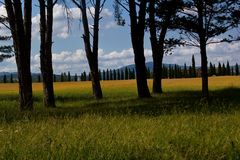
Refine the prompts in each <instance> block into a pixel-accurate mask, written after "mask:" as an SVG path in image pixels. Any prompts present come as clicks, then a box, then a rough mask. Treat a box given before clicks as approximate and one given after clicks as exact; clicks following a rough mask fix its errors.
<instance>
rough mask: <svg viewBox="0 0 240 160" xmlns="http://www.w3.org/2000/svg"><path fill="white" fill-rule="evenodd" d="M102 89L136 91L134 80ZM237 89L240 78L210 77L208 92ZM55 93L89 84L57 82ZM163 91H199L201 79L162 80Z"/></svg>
mask: <svg viewBox="0 0 240 160" xmlns="http://www.w3.org/2000/svg"><path fill="white" fill-rule="evenodd" d="M101 84H102V88H103V91H104V90H107V91H109V90H125V89H127V90H129V91H134V90H136V81H135V80H124V81H102V82H101ZM148 84H149V88H150V89H151V86H152V80H148ZM229 87H232V88H239V87H240V76H225V77H210V78H209V88H210V90H216V89H223V88H229ZM54 88H55V91H56V92H61V91H73V92H74V91H79V90H80V91H91V82H64V83H62V82H57V83H55V84H54ZM163 89H164V90H165V91H179V90H201V78H194V79H193V78H188V79H164V80H163ZM0 90H1V91H0V94H8V93H15V94H16V93H17V92H18V84H17V83H14V84H10V83H8V84H3V83H1V84H0ZM33 90H34V92H36V93H38V92H41V91H42V84H41V83H33Z"/></svg>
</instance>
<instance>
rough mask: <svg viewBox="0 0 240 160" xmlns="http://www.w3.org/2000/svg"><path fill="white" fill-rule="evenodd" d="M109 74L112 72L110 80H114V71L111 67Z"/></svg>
mask: <svg viewBox="0 0 240 160" xmlns="http://www.w3.org/2000/svg"><path fill="white" fill-rule="evenodd" d="M109 74H110V77H109V78H110V80H113V72H112V70H111V69H110V72H109Z"/></svg>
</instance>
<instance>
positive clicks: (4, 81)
mask: <svg viewBox="0 0 240 160" xmlns="http://www.w3.org/2000/svg"><path fill="white" fill-rule="evenodd" d="M3 83H7V76H6V74H4V75H3Z"/></svg>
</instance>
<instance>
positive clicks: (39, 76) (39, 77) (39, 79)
mask: <svg viewBox="0 0 240 160" xmlns="http://www.w3.org/2000/svg"><path fill="white" fill-rule="evenodd" d="M40 82H41V75H38V83H40Z"/></svg>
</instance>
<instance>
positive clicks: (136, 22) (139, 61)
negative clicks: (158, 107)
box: [115, 0, 151, 98]
mask: <svg viewBox="0 0 240 160" xmlns="http://www.w3.org/2000/svg"><path fill="white" fill-rule="evenodd" d="M115 1H116V2H117V3H116V4H117V5H116V6H115V8H118V6H119V7H120V6H122V7H123V8H124V9H125V10H126V11H127V12H128V13H129V17H130V28H131V41H132V47H133V53H134V61H135V67H136V81H137V91H138V97H139V98H146V97H151V95H150V92H149V88H148V85H147V74H146V73H147V72H146V66H145V56H144V36H145V26H146V11H147V10H146V7H147V1H138V0H127V2H128V3H126V5H127V6H126V5H124V4H125V3H124V1H123V2H122V0H115ZM115 11H116V9H115ZM120 14H121V13H118V14H117V15H120ZM117 17H121V16H117ZM117 17H116V18H117Z"/></svg>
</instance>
